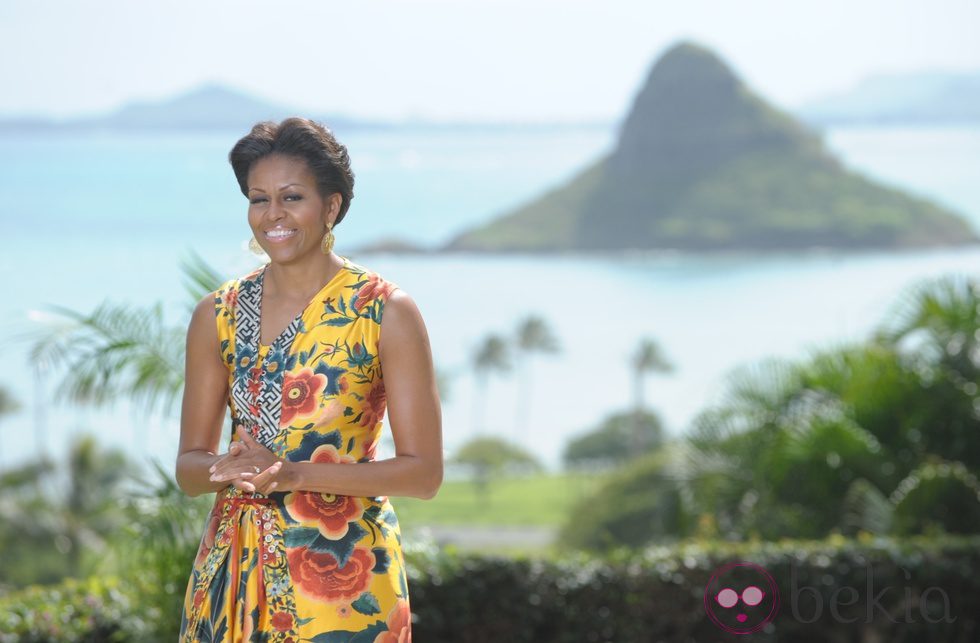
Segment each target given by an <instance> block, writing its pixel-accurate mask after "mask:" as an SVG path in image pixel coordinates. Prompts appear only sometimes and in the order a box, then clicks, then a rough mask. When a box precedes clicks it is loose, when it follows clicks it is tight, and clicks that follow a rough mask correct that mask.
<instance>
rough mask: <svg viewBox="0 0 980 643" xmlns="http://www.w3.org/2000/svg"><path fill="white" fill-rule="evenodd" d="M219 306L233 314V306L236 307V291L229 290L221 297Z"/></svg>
mask: <svg viewBox="0 0 980 643" xmlns="http://www.w3.org/2000/svg"><path fill="white" fill-rule="evenodd" d="M221 305H222V306H224V307H225V308H226V309H227V310H228V312H231V313H234V312H235V306H237V305H238V289H237V288H229V289H228V290H226V291H225V292H224V293H223V294H222V295H221Z"/></svg>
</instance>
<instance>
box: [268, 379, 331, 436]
mask: <svg viewBox="0 0 980 643" xmlns="http://www.w3.org/2000/svg"><path fill="white" fill-rule="evenodd" d="M325 388H327V376H326V375H323V374H322V373H314V372H313V369H312V368H304V369H302V370H300V371H299V372H298V373H296V374H292V373H285V374H284V375H283V380H282V417H281V418H280V420H279V426H289V424H290V423H291V422H292V421H293V420H294V419H295V418H298V417H306V416H308V415H312V414H313V412H314V411H315V410H316V406H317V398H318V397H319V395H320V394H321V393H323V390H324V389H325Z"/></svg>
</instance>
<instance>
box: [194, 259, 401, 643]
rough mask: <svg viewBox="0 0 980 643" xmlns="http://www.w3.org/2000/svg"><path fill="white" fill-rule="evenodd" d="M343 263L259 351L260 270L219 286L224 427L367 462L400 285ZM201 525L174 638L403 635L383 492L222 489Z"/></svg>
mask: <svg viewBox="0 0 980 643" xmlns="http://www.w3.org/2000/svg"><path fill="white" fill-rule="evenodd" d="M341 259H343V267H342V268H341V269H340V270H339V271H338V272H337V273H336V275H335V276H334V277H333V278H331V279H330V281H329V282H328V283H327V284H326V285H324V287H323V288H322V289H321V290H320V291H319V292H318V293H317V294H316V295H315V296H314V297H313V299H312V300H311V301H310V303H309V304H308V305H307V307H306V309H305V310H303V311H302V312H301V313H300V314H299V315H297V317H296V318H294V319H293V320H292V322H291V323H290V324H289V326H287V328H286V329H285V330H284V331H283V332H282V334H280V336H279V337H278V338H276V340H275V341H273V343H272V344H271V345H268V346H266V345H262V344H261V343H260V342H261V339H260V333H259V328H260V324H259V320H260V310H261V301H262V284H263V282H264V276H265V267H264V266H263V267H261V268H258V269H256V270H255V271H253V272H251V273H249V274H247V275H245V276H244V277H241V278H237V279H231V280H229V281H227V282H225V283H224V284H222V285H221V286H220V287H219V288H218V290H217V291H216V292H215V301H214V303H215V315H216V322H217V327H218V338H219V341H220V350H221V356H222V360H223V361H224V363H225V364H226V365H227V367H228V381H229V387H230V391H231V395H230V397H229V402H228V405H229V408H230V412H231V416H232V420H233V424H234V425H235V426H237V425H238V424H243V425H245V427H246V428H247V429H248V430H249V431H250V433H251V434H252V435H253V436H255V437H256V438H257V439H258V440H259V441H260V442H262V443H263V444H264V445H265V446H267V447H268V448H269V449H270V450H272V452H273V453H275V454H276V455H277V456H279V457H281V458H284V459H288V460H290V461H293V462H323V463H332V464H344V465H357V464H358V463H364V462H369V461H372V460H374V459H375V451H376V446H377V444H378V441H379V439H380V436H381V429H382V420H383V418H384V414H385V409H386V405H385V389H384V382H383V379H382V372H381V364H380V361H379V358H378V346H379V340H380V330H381V318H382V314H383V312H384V304H385V300H386V299H387V297H388V295H389V294H390V293H391V292H392V291H393V290H394V289H395V288H397V287H398V286H397V285H396V284H394V283H393V282H390V281H386V280H384V279H383V278H381V276H380V275H378V274H377V273H376V272H373V271H371V270H368V269H367V268H365V267H364V266H362V265H361V264H358V263H355V262H353V261H351V260H350V259H348V258H347V257H341ZM233 439H234V438H233ZM203 531H204V533H203V537H202V539H201V544H200V547H199V549H198V552H197V557H196V558H195V560H194V562H193V568H192V571H191V575H190V579H189V581H188V584H187V590H186V594H185V597H184V604H183V610H182V614H181V627H180V641H181V643H190V642H193V643H200V642H215V643H217V642H239V641H263V642H267V641H268V642H277V643H299V642H301V641H310V642H313V643H339V642H347V641H350V642H352V643H353V642H357V643H361V642H364V641H370V642H374V643H389V642H401V643H404V642H407V641H411V610H410V606H409V595H408V585H407V581H406V573H405V564H404V559H403V557H402V550H401V532H400V529H399V525H398V518H397V516H396V514H395V511H394V508H393V507H392V505H391V503H390V502H389V500H388V497H387V496H376V497H358V496H345V495H335V494H331V493H318V492H309V491H298V490H297V491H284V492H272V493H270V494H268V495H263V494H259V493H248V492H242V491H239V490H238V489H236V488H235V487H233V486H228V487H226V488H225V489H223V490H222V491H220V492H219V493H218V494H217V495H216V498H215V503H214V506H213V508H212V510H211V512H210V515H209V517H208V521H207V523H206V525H205V526H204V530H203Z"/></svg>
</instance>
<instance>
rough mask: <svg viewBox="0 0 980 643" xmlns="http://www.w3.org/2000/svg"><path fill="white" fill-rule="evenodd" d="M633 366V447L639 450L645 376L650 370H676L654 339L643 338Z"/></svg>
mask: <svg viewBox="0 0 980 643" xmlns="http://www.w3.org/2000/svg"><path fill="white" fill-rule="evenodd" d="M631 366H632V368H633V383H634V393H635V397H634V400H635V412H634V413H635V420H634V431H633V448H634V449H636V451H637V452H639V451H640V449H642V447H643V445H642V444H641V443H640V442H641V439H642V425H641V423H642V415H643V410H644V408H643V388H644V378H645V377H646V374H647V372H648V371H657V372H661V373H669V372H672V371H673V370H674V367H673V365H672V364H671V363H670V362H668V361H667V359H666V358H665V357H664V356H663V353H662V351H661V350H660V346H659V345H658V344H657V342H656V341H655V340H653V339H649V338H646V337H645V338H642V339H641V340H640V343H639V345H638V346H637V349H636V352H635V353H633V357H632V359H631Z"/></svg>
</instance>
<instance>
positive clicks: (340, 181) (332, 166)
mask: <svg viewBox="0 0 980 643" xmlns="http://www.w3.org/2000/svg"><path fill="white" fill-rule="evenodd" d="M271 154H282V155H285V156H293V157H297V158H301V159H303V160H304V161H306V164H307V165H308V166H309V168H310V171H311V172H312V173H313V176H315V177H316V184H317V187H318V188H319V190H320V195H321V196H322V197H323V198H324V199H326V198H327V197H329V196H330V195H331V194H333V193H335V192H340V195H341V197H342V200H341V203H340V212H339V213H338V214H337V218H336V220H334V225H337V224H339V223H340V221H341V220H342V219H343V218H344V215H345V214H347V210H348V208H350V201H351V199H353V198H354V172H353V171H352V170H351V168H350V156H349V155H348V154H347V148H346V147H345V146H344V145H343V144H341V143H340V142H339V141H338V140H337V138H336V137H335V136H334V134H333V132H332V131H331V130H330V128H328V127H325V126H324V125H322V124H320V123H318V122H316V121H314V120H310V119H308V118H300V117H298V116H293V117H290V118H287V119H285V120H283V121H282V122H281V123H276V122H274V121H262V122H259V123H256V124H255V125H253V126H252V131H251V132H249V133H248V134H246V135H245V136H243V137H242V138H240V139H239V140H238V142H237V143H235V146H234V147H232V148H231V152H229V153H228V161H229V162H230V163H231V167H232V169H233V170H234V171H235V178H237V179H238V185H239V187H241V190H242V194H244V195H245V196H246V197H247V196H248V171H249V169H251V167H252V164H253V163H255V162H256V161H258V160H259V159H261V158H264V157H266V156H269V155H271Z"/></svg>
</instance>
